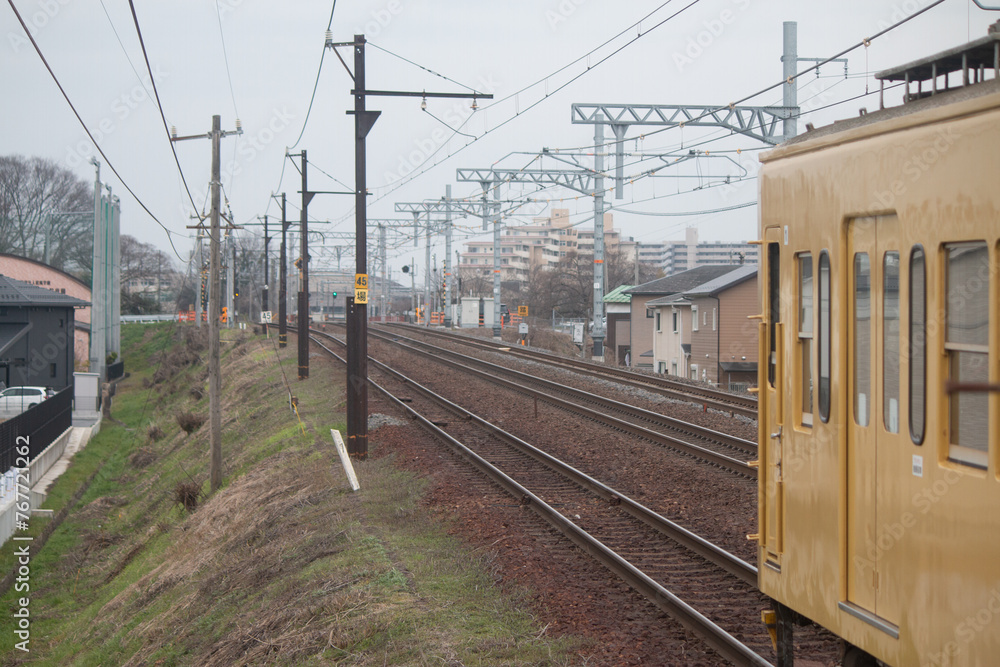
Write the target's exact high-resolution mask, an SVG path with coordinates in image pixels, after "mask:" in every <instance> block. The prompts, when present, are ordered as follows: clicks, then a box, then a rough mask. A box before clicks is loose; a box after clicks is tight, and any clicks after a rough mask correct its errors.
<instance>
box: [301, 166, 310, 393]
mask: <svg viewBox="0 0 1000 667" xmlns="http://www.w3.org/2000/svg"><path fill="white" fill-rule="evenodd" d="M308 168H309V160H308V159H307V157H306V151H305V150H304V149H303V151H302V214H301V216H300V217H299V227H300V229H301V233H300V237H301V238H300V239H299V247H300V250H299V260H300V264H299V340H298V343H299V379H300V380H305V379H306V378H308V377H309V200H310V199H312V193H310V192H309V181H308V179H307V177H306V175H307V169H308Z"/></svg>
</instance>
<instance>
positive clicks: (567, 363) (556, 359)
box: [369, 324, 757, 419]
mask: <svg viewBox="0 0 1000 667" xmlns="http://www.w3.org/2000/svg"><path fill="white" fill-rule="evenodd" d="M372 329H382V330H396V331H398V330H401V329H404V330H407V331H410V332H417V333H419V334H422V335H426V336H430V337H434V338H440V339H444V340H448V341H451V342H453V343H459V344H461V345H467V346H469V347H473V348H475V349H479V350H486V351H490V352H500V351H502V352H505V353H506V354H510V355H513V356H518V357H521V358H524V359H530V360H532V361H536V362H540V363H545V364H548V365H551V366H556V367H560V368H564V369H567V370H572V371H574V372H577V373H582V374H585V375H589V376H591V377H596V378H600V379H602V380H609V379H613V380H614V381H615V382H618V383H620V384H625V385H628V386H631V387H635V388H637V389H645V390H647V391H652V392H655V393H659V394H661V395H663V396H665V397H667V398H671V399H673V400H681V401H689V402H692V403H695V404H697V405H701V406H704V407H706V408H711V409H713V410H719V411H721V412H728V413H729V414H732V415H741V416H743V417H747V418H749V419H757V400H756V399H755V398H753V397H749V396H741V395H739V394H732V393H729V392H726V391H721V390H718V389H711V388H709V387H699V386H696V385H690V384H687V383H684V382H677V381H676V380H670V379H669V378H667V377H663V376H659V375H647V374H645V373H637V372H635V371H629V370H624V369H621V368H615V367H612V366H604V365H601V364H595V363H593V362H590V361H584V360H582V359H572V358H570V357H562V356H559V355H556V354H551V353H548V352H541V351H539V350H530V349H527V348H517V347H516V346H515V347H511V346H509V345H504V344H500V343H496V342H493V341H483V340H478V339H476V338H472V337H470V336H461V335H456V334H451V333H446V332H444V331H437V330H435V329H428V328H425V327H417V326H413V325H409V324H383V325H378V326H373V327H371V328H369V331H371V330H372Z"/></svg>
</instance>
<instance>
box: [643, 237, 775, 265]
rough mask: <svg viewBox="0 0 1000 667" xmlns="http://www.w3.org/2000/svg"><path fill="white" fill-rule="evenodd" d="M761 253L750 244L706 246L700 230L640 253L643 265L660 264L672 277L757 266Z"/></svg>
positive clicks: (710, 244) (726, 242)
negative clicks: (693, 271) (699, 269)
mask: <svg viewBox="0 0 1000 667" xmlns="http://www.w3.org/2000/svg"><path fill="white" fill-rule="evenodd" d="M757 249H758V246H756V245H751V244H750V243H748V242H747V241H713V242H702V241H699V240H698V229H697V228H695V227H688V228H687V229H686V230H685V231H684V239H683V240H676V241H664V242H662V243H640V244H639V248H638V252H639V261H640V262H643V263H648V264H656V266H658V267H660V268H661V269H663V273H664V274H666V275H668V276H669V275H671V274H674V273H679V272H681V271H686V270H688V269H694V268H697V267H699V266H715V265H720V264H736V265H738V264H752V265H757V263H758V261H759V259H758V258H759V255H758V251H757Z"/></svg>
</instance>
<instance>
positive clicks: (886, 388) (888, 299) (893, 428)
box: [882, 250, 899, 433]
mask: <svg viewBox="0 0 1000 667" xmlns="http://www.w3.org/2000/svg"><path fill="white" fill-rule="evenodd" d="M882 425H883V426H884V427H885V430H886V431H888V432H889V433H899V253H898V252H897V251H895V250H892V251H889V252H887V253H885V255H884V256H883V259H882Z"/></svg>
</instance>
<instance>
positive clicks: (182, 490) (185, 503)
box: [174, 482, 201, 512]
mask: <svg viewBox="0 0 1000 667" xmlns="http://www.w3.org/2000/svg"><path fill="white" fill-rule="evenodd" d="M199 496H201V485H199V484H195V483H193V482H178V483H177V485H176V486H175V487H174V502H175V503H177V504H178V505H180V506H181V507H183V508H184V509H186V510H187V511H188V512H193V511H195V510H196V509H198V498H199Z"/></svg>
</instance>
